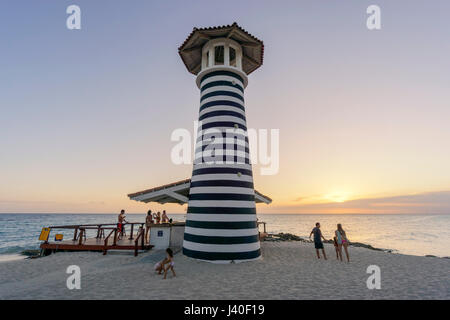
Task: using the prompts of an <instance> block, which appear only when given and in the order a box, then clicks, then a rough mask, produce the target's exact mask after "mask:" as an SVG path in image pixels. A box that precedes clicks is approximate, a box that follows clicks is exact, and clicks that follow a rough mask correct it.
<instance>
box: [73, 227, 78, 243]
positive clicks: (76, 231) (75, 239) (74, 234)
mask: <svg viewBox="0 0 450 320" xmlns="http://www.w3.org/2000/svg"><path fill="white" fill-rule="evenodd" d="M77 233H78V228H75V231H74V232H73V241H77Z"/></svg>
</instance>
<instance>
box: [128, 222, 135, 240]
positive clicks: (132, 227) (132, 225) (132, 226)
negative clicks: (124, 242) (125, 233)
mask: <svg viewBox="0 0 450 320" xmlns="http://www.w3.org/2000/svg"><path fill="white" fill-rule="evenodd" d="M133 229H134V223H132V224H131V231H130V237H129V238H128V240H133Z"/></svg>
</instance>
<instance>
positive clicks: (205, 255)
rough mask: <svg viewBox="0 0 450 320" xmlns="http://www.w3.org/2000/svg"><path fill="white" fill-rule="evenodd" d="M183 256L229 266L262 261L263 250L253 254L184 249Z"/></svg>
mask: <svg viewBox="0 0 450 320" xmlns="http://www.w3.org/2000/svg"><path fill="white" fill-rule="evenodd" d="M183 254H184V255H185V256H187V257H189V258H192V259H195V260H200V261H205V262H210V263H215V264H229V263H241V262H249V261H255V260H259V259H261V257H262V256H261V249H258V250H256V251H252V252H216V253H211V252H199V251H193V250H189V249H186V248H184V247H183Z"/></svg>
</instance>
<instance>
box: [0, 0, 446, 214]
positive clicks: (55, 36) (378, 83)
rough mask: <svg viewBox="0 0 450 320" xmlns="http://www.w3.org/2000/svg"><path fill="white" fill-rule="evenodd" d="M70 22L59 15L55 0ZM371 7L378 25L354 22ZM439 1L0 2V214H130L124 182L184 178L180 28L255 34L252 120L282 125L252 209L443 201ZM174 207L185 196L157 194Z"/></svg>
mask: <svg viewBox="0 0 450 320" xmlns="http://www.w3.org/2000/svg"><path fill="white" fill-rule="evenodd" d="M71 4H77V5H79V6H80V7H81V11H82V29H81V30H68V29H67V28H66V18H67V17H68V15H67V14H66V8H67V6H69V5H71ZM371 4H377V5H379V6H380V7H381V19H382V20H381V21H382V22H381V24H382V29H381V30H376V31H370V30H368V29H367V27H366V19H367V17H368V15H367V14H366V8H367V7H368V6H369V5H371ZM449 12H450V2H449V1H445V0H442V1H431V2H429V1H409V0H408V1H406V0H401V1H400V0H399V1H381V0H371V1H363V0H354V1H348V0H347V1H315V0H308V1H298V0H295V1H285V0H283V1H261V0H250V1H249V0H246V1H235V0H228V1H211V0H207V1H204V0H199V1H144V0H134V1H112V0H110V1H104V0H102V1H100V0H98V1H87V0H77V1H75V0H73V1H63V0H58V1H57V0H53V1H50V0H47V1H23V0H4V1H1V2H0V40H1V47H0V111H1V113H0V137H1V139H0V213H41V212H49V213H112V212H117V211H119V210H120V209H122V208H124V209H126V210H127V212H130V213H142V212H144V211H146V210H147V209H148V208H151V209H154V210H159V209H161V208H163V207H162V206H160V205H155V204H150V205H149V204H142V203H137V202H134V201H131V200H129V199H128V197H127V194H129V193H132V192H136V191H140V190H144V189H148V188H151V187H155V186H159V185H162V184H167V183H171V182H174V181H177V180H182V179H186V178H190V175H191V171H192V166H191V165H175V164H173V163H172V162H171V159H170V152H171V149H172V148H173V146H174V145H175V143H174V142H172V141H171V140H170V137H171V133H172V132H173V130H175V129H177V128H186V129H188V130H190V131H193V128H194V120H197V118H198V108H199V90H198V88H197V87H196V85H195V76H193V75H192V74H190V73H189V72H188V71H187V70H186V68H185V66H184V65H183V62H182V61H181V59H180V57H179V55H178V50H177V49H178V46H179V45H181V44H182V42H183V41H184V40H185V39H186V37H187V36H188V35H189V33H190V32H191V31H192V28H193V27H208V26H218V25H225V24H231V23H232V22H234V21H236V22H237V23H238V24H239V25H240V26H242V27H243V28H245V29H246V30H247V31H248V32H250V33H252V34H253V35H255V36H256V37H258V38H260V39H261V40H263V41H264V45H265V51H264V54H265V56H264V65H263V66H262V67H261V68H260V69H258V70H257V71H255V72H254V73H252V74H251V75H250V76H249V85H248V87H247V89H246V93H245V98H246V112H247V124H248V126H249V128H255V129H269V130H270V129H279V130H280V168H279V173H278V174H276V175H272V176H262V175H260V172H259V168H260V166H259V165H255V166H254V178H255V187H256V189H257V190H258V191H260V192H262V193H264V194H266V195H268V196H270V197H271V198H272V199H273V203H272V204H271V205H269V206H267V205H264V204H260V205H258V206H257V210H258V212H260V213H439V214H449V213H450V169H449V165H450V72H449V71H450V59H449V57H450V21H449V18H448V16H449ZM164 208H165V209H167V210H168V211H169V212H170V213H182V212H185V210H186V205H185V206H179V205H167V206H164Z"/></svg>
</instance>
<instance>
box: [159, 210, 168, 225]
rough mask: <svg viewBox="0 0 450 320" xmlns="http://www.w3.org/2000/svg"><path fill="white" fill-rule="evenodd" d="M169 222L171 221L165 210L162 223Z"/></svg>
mask: <svg viewBox="0 0 450 320" xmlns="http://www.w3.org/2000/svg"><path fill="white" fill-rule="evenodd" d="M168 222H169V217H168V216H167V213H166V210H163V213H162V222H161V223H168Z"/></svg>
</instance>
